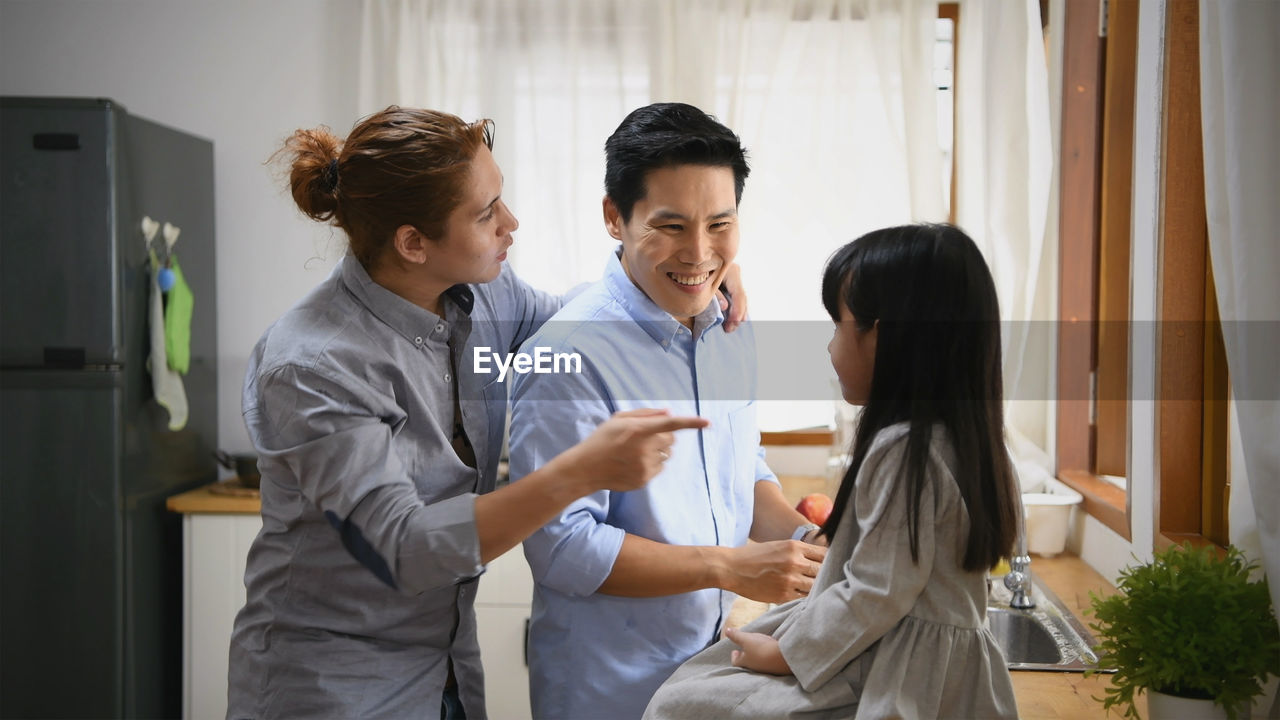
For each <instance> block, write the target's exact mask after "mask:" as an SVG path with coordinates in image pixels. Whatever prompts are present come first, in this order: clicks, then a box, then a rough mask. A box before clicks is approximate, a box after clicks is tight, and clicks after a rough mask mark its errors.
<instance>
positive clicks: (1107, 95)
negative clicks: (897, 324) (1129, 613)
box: [1057, 0, 1229, 546]
mask: <svg viewBox="0 0 1280 720" xmlns="http://www.w3.org/2000/svg"><path fill="white" fill-rule="evenodd" d="M1197 14H1198V8H1197V6H1196V4H1195V2H1193V1H1192V0H1173V1H1172V2H1170V3H1169V4H1168V6H1167V17H1166V20H1167V25H1166V35H1165V39H1166V45H1165V52H1166V57H1165V62H1164V72H1165V78H1164V80H1165V88H1164V93H1163V97H1164V102H1165V107H1164V111H1163V113H1162V122H1163V127H1162V128H1161V138H1162V140H1163V143H1164V147H1163V153H1162V160H1161V175H1162V178H1161V185H1162V187H1161V209H1160V214H1161V217H1160V249H1159V257H1160V262H1159V265H1160V266H1159V269H1158V280H1157V293H1158V297H1159V299H1158V301H1157V313H1158V317H1159V321H1158V326H1157V328H1156V333H1157V344H1158V349H1157V366H1156V368H1155V372H1156V373H1157V377H1156V398H1155V399H1156V401H1157V410H1156V412H1157V419H1156V423H1157V427H1156V432H1157V452H1156V457H1155V458H1154V462H1155V463H1156V464H1155V476H1156V482H1157V493H1156V498H1157V502H1158V507H1159V517H1158V520H1157V524H1156V530H1157V538H1156V543H1157V546H1159V545H1162V544H1165V543H1168V542H1172V541H1177V540H1182V539H1189V538H1190V539H1197V538H1198V539H1203V540H1206V541H1210V542H1215V543H1218V544H1225V543H1226V540H1227V523H1226V505H1227V503H1226V497H1227V492H1228V491H1229V484H1228V482H1227V472H1228V469H1227V459H1226V458H1227V439H1226V438H1227V432H1226V427H1227V401H1226V398H1227V396H1228V392H1227V388H1228V378H1227V376H1226V361H1225V350H1224V349H1223V344H1222V333H1221V328H1220V326H1219V324H1218V317H1217V308H1216V302H1215V299H1214V291H1213V278H1212V272H1211V268H1210V267H1209V260H1208V237H1207V229H1206V225H1205V207H1204V172H1203V163H1202V158H1201V153H1202V147H1203V145H1202V141H1201V136H1200V114H1199V107H1200V106H1199V58H1198V54H1197V49H1198V38H1197V34H1198V27H1197V18H1196V16H1197ZM1137 22H1138V4H1137V3H1132V2H1124V3H1108V4H1107V16H1106V23H1105V25H1104V26H1103V29H1104V32H1105V37H1100V36H1099V27H1098V16H1097V13H1096V7H1095V6H1093V5H1092V4H1086V3H1067V4H1066V22H1065V27H1064V33H1065V36H1064V37H1065V40H1064V54H1063V73H1064V76H1063V84H1062V86H1063V121H1062V150H1061V152H1062V161H1061V166H1062V197H1061V225H1060V228H1061V229H1060V235H1061V242H1060V251H1061V266H1060V307H1059V319H1060V324H1059V349H1058V368H1059V369H1058V373H1059V378H1058V393H1059V400H1058V438H1057V439H1058V468H1059V476H1060V477H1061V478H1062V479H1063V480H1064V481H1065V482H1067V483H1068V484H1070V485H1071V486H1072V487H1074V488H1076V489H1077V490H1078V491H1079V492H1081V493H1082V494H1083V495H1084V496H1085V510H1086V511H1087V512H1089V513H1090V514H1091V515H1093V516H1094V517H1096V518H1097V519H1098V520H1099V521H1100V522H1102V523H1103V524H1105V525H1107V526H1108V527H1110V528H1111V529H1112V530H1114V531H1115V532H1117V533H1118V534H1120V535H1122V536H1123V537H1125V538H1126V539H1132V538H1131V537H1130V527H1129V519H1128V501H1127V495H1126V493H1125V491H1124V489H1123V487H1124V484H1123V482H1120V483H1109V482H1107V481H1106V480H1107V479H1108V478H1115V477H1117V476H1124V475H1126V474H1127V472H1126V471H1127V467H1128V462H1129V458H1128V454H1129V453H1128V422H1129V410H1128V398H1129V397H1130V392H1129V382H1128V378H1129V373H1130V372H1131V371H1132V372H1146V371H1149V370H1145V369H1141V368H1131V367H1130V361H1129V355H1128V343H1129V337H1130V326H1129V325H1130V324H1129V295H1128V289H1129V282H1130V272H1131V269H1130V267H1129V253H1130V242H1129V227H1130V219H1131V218H1130V203H1131V197H1132V192H1131V191H1132V178H1131V171H1132V165H1133V154H1132V140H1133V136H1134V135H1133V133H1134V132H1135V128H1134V122H1133V110H1134V107H1133V100H1134V71H1135V68H1136V59H1137ZM1150 460H1151V459H1143V458H1137V459H1134V460H1133V461H1134V462H1147V461H1150Z"/></svg>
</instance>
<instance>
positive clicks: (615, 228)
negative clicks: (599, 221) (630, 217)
mask: <svg viewBox="0 0 1280 720" xmlns="http://www.w3.org/2000/svg"><path fill="white" fill-rule="evenodd" d="M603 206H604V226H605V228H606V229H608V231H609V235H610V236H612V237H613V239H614V240H617V241H619V242H621V241H622V226H623V225H625V224H626V223H624V222H623V221H622V213H621V212H619V211H618V206H617V205H615V204H614V202H613V198H611V197H609V196H608V195H605V196H604V200H603Z"/></svg>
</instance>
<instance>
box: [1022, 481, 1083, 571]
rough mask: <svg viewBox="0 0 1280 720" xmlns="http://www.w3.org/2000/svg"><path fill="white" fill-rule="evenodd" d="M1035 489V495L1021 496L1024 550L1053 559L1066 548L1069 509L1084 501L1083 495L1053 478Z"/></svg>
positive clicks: (1024, 494) (1029, 493) (1028, 493)
mask: <svg viewBox="0 0 1280 720" xmlns="http://www.w3.org/2000/svg"><path fill="white" fill-rule="evenodd" d="M1034 489H1035V490H1036V492H1024V493H1022V504H1023V506H1024V507H1025V508H1026V509H1027V551H1028V552H1033V553H1035V554H1037V555H1041V556H1043V557H1053V556H1054V555H1057V554H1058V553H1060V552H1062V551H1063V550H1064V549H1065V548H1066V547H1067V529H1068V528H1069V527H1070V525H1071V522H1070V521H1071V508H1073V507H1075V506H1076V505H1079V504H1080V503H1081V502H1084V496H1083V495H1081V494H1080V493H1078V492H1076V491H1075V490H1072V489H1071V488H1069V487H1067V486H1066V485H1064V484H1063V483H1062V482H1060V481H1059V480H1057V479H1056V478H1052V477H1048V478H1045V479H1044V480H1043V481H1042V482H1041V483H1039V487H1037V488H1034Z"/></svg>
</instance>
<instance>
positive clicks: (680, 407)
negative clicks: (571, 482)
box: [511, 253, 777, 720]
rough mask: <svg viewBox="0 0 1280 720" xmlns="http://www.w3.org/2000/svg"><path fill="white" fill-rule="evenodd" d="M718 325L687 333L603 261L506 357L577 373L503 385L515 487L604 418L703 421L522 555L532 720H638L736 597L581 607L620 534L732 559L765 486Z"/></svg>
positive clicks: (750, 388)
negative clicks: (641, 411)
mask: <svg viewBox="0 0 1280 720" xmlns="http://www.w3.org/2000/svg"><path fill="white" fill-rule="evenodd" d="M722 322H723V315H722V314H721V312H720V307H719V305H718V303H716V302H714V301H713V302H712V303H711V305H710V306H709V307H708V308H707V309H706V310H705V311H703V312H702V313H701V314H699V315H698V316H697V317H696V318H695V320H694V328H693V331H690V330H689V329H688V328H686V327H684V326H683V325H681V324H680V323H679V322H678V321H677V320H675V319H674V318H673V317H671V316H670V315H668V314H667V313H666V312H664V311H663V310H662V309H661V308H659V307H658V306H657V305H655V304H654V303H653V301H651V300H650V299H649V298H648V297H647V296H645V295H644V293H643V292H641V291H640V289H639V288H638V287H636V286H635V285H634V284H633V283H632V282H631V280H630V279H629V278H628V277H627V275H626V272H625V271H624V270H623V268H622V264H621V263H620V261H619V260H618V257H617V254H616V253H615V254H613V255H612V256H611V257H610V259H609V263H608V267H607V268H606V270H605V276H604V278H603V279H602V280H601V281H600V282H598V283H596V284H595V285H593V286H591V287H590V288H589V289H587V290H586V291H584V292H583V293H582V294H581V295H579V296H578V297H577V298H575V299H574V300H573V301H571V302H570V303H569V304H567V305H566V306H565V307H564V308H562V309H561V311H560V312H559V313H557V314H556V315H555V316H554V317H553V318H552V319H551V321H549V322H548V323H547V324H546V325H544V326H543V327H542V329H541V330H540V331H539V332H537V333H536V334H535V335H533V336H532V337H531V338H530V339H529V340H528V341H527V342H525V344H524V346H523V348H522V350H523V352H525V353H528V354H533V353H534V352H535V348H547V351H546V352H551V353H576V354H577V355H578V357H580V359H581V372H573V371H569V372H564V371H563V370H564V369H565V367H566V366H568V363H565V364H563V365H562V366H561V370H562V372H558V373H534V372H530V373H527V374H523V375H519V376H517V377H516V378H515V382H514V386H513V389H512V392H513V396H512V407H513V415H512V423H511V477H512V479H513V480H515V481H518V480H519V479H520V478H521V477H523V476H525V475H527V474H528V473H529V472H531V471H532V470H534V469H536V468H539V467H541V466H542V465H543V464H545V463H546V462H547V461H548V460H550V459H551V458H552V457H555V456H556V455H557V454H559V453H560V452H563V451H564V450H566V449H568V448H569V447H571V446H572V445H574V444H576V443H578V442H579V441H581V440H582V439H583V438H585V437H587V436H588V435H590V434H591V432H592V431H593V430H595V428H596V427H597V426H598V425H599V424H600V423H601V422H603V421H604V420H606V419H607V418H608V417H609V416H610V415H611V414H612V413H614V412H616V411H619V410H630V409H635V408H643V407H660V408H668V409H670V410H671V413H672V414H673V415H701V416H703V417H705V418H708V419H709V420H710V421H711V426H710V427H709V428H707V429H705V430H698V431H694V430H685V431H681V432H678V433H677V434H676V442H675V446H674V447H673V448H672V451H671V458H670V459H669V460H668V461H667V462H666V466H665V469H664V470H663V472H662V473H660V474H659V475H658V476H657V477H655V478H654V479H653V480H652V481H651V482H650V483H649V485H648V486H646V487H645V488H643V489H640V490H633V491H631V492H603V491H602V492H598V493H595V494H593V495H589V496H587V497H584V498H582V499H581V500H579V501H577V502H575V503H573V504H572V505H570V506H569V507H567V508H566V509H565V510H564V511H563V512H561V513H560V515H559V516H558V517H556V518H555V519H554V520H553V521H551V522H550V523H548V524H547V526H546V527H544V528H543V529H541V530H539V531H538V532H537V533H534V535H533V536H531V537H530V538H529V539H528V540H526V541H525V543H524V551H525V556H526V557H527V558H528V560H529V565H530V566H531V568H532V570H533V577H534V580H535V581H536V585H535V589H534V599H533V619H532V624H531V628H530V643H529V667H530V688H531V696H532V702H533V712H534V716H535V717H537V718H556V719H557V720H559V719H565V718H638V717H640V715H641V714H642V713H643V712H644V708H645V705H646V704H647V703H648V701H649V698H650V697H651V696H652V695H653V693H654V691H655V690H657V688H658V686H659V685H661V684H662V681H663V680H665V679H666V678H667V677H668V676H669V675H670V674H671V673H672V672H674V671H675V669H676V667H678V666H679V665H680V664H681V663H682V662H684V661H685V660H687V659H689V658H690V657H692V656H693V655H694V654H695V653H697V652H698V651H700V650H702V649H703V648H705V647H706V646H707V645H708V644H710V643H711V642H712V640H714V639H715V636H716V634H717V632H718V630H719V627H720V624H721V622H722V620H723V618H724V617H725V616H726V614H727V613H728V610H729V606H730V605H731V604H732V602H733V600H734V599H735V597H736V596H735V595H734V594H733V593H730V592H727V591H722V590H718V589H708V590H700V591H697V592H691V593H683V594H680V595H671V596H667V597H656V598H628V597H618V596H612V595H604V594H598V593H597V592H596V590H597V589H598V588H599V587H600V585H601V583H603V582H604V580H605V579H606V578H607V577H608V576H609V574H610V572H611V571H612V570H613V563H614V560H615V559H616V557H617V555H618V551H619V549H620V548H621V546H622V541H623V537H624V536H625V535H626V534H627V533H631V534H634V535H639V536H641V537H645V538H648V539H650V540H655V541H658V542H663V543H668V544H672V545H722V546H738V545H743V544H745V543H746V541H747V536H748V534H749V532H750V530H751V523H752V518H753V513H754V505H755V484H756V482H757V481H761V480H765V481H771V482H777V479H776V478H775V477H774V475H773V473H772V472H770V470H769V468H768V466H766V465H765V463H764V453H763V450H762V449H761V448H760V433H759V430H758V429H757V426H756V410H755V402H754V395H755V376H756V364H755V339H754V335H753V332H752V329H751V326H750V324H745V323H744V324H743V325H742V326H741V328H740V329H739V330H738V331H736V332H733V333H725V332H724V329H723V328H722V327H721V324H722ZM572 367H575V368H576V366H572Z"/></svg>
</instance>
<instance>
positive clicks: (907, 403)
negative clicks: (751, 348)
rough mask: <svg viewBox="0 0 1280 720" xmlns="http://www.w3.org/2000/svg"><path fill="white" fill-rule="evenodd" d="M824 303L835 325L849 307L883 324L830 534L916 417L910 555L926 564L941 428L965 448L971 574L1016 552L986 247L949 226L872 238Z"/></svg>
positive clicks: (855, 248)
mask: <svg viewBox="0 0 1280 720" xmlns="http://www.w3.org/2000/svg"><path fill="white" fill-rule="evenodd" d="M822 302H823V304H824V305H825V306H826V308H827V312H828V313H830V314H831V317H832V319H833V320H835V321H837V322H839V318H840V305H841V304H843V305H845V306H847V307H848V308H849V311H850V312H851V313H852V314H853V318H854V322H855V324H856V325H857V327H858V328H859V329H860V330H863V331H869V330H870V329H871V328H872V327H874V326H876V323H877V322H879V330H878V331H877V337H876V352H875V369H874V371H873V374H872V380H871V393H870V398H869V399H868V400H867V404H866V406H865V407H864V408H863V410H862V413H861V415H860V416H859V419H858V424H857V430H856V431H855V433H854V439H853V448H852V450H851V455H852V460H851V462H850V464H849V469H848V470H847V471H846V472H845V475H844V480H843V481H842V482H841V484H840V490H839V492H838V493H837V494H836V499H835V507H834V508H833V509H832V511H831V516H830V517H829V518H828V519H827V522H826V525H825V526H824V527H823V533H824V534H825V535H826V536H827V537H828V538H834V537H835V533H836V529H837V528H838V527H839V525H840V519H841V518H842V517H843V516H844V511H845V508H846V506H847V505H848V503H849V502H851V501H852V497H853V486H854V480H855V478H856V477H857V476H858V469H859V468H860V467H861V466H862V462H863V460H865V459H866V455H867V451H868V450H869V449H870V447H871V443H872V440H873V439H874V438H875V436H876V433H878V432H879V431H881V430H883V429H884V428H886V427H889V426H890V425H893V424H895V423H900V422H909V423H910V430H909V432H908V436H907V448H906V457H905V463H904V465H903V467H902V468H901V470H900V473H901V475H900V480H905V482H906V485H905V487H906V489H907V491H908V493H909V495H908V499H909V502H908V504H907V527H908V532H909V534H910V538H911V558H912V560H913V561H915V562H919V557H920V556H919V553H920V549H919V544H920V541H919V536H920V497H921V494H922V492H923V491H924V485H925V481H926V478H925V465H926V463H927V462H928V459H929V457H928V456H929V443H930V438H931V437H932V434H933V425H934V424H935V423H940V424H941V425H942V426H943V427H944V428H946V432H947V434H948V436H949V437H950V439H951V442H952V445H953V446H954V448H955V453H956V459H957V466H956V467H955V468H954V469H955V479H956V482H957V484H958V485H959V486H960V494H961V496H962V497H963V498H964V502H965V506H966V507H967V508H968V511H969V538H968V543H967V545H966V546H965V551H964V556H963V559H962V561H961V567H963V568H964V569H965V570H970V571H976V570H984V569H987V568H990V567H992V566H993V565H995V564H996V563H997V562H998V561H999V560H1000V558H1002V557H1007V556H1008V555H1009V553H1010V552H1011V550H1012V547H1013V542H1014V538H1015V534H1016V532H1017V524H1018V513H1019V507H1020V505H1019V501H1020V499H1019V497H1018V495H1017V493H1018V490H1017V483H1016V481H1015V479H1014V476H1013V469H1012V467H1011V466H1010V463H1009V456H1008V454H1007V452H1006V451H1005V446H1004V410H1003V403H1002V394H1003V393H1002V381H1001V367H1000V310H999V304H998V301H997V299H996V289H995V283H994V282H993V281H992V279H991V273H990V271H989V270H988V269H987V264H986V262H985V261H984V260H983V259H982V254H981V253H980V252H979V251H978V247H977V245H975V244H974V242H973V240H972V239H970V238H969V236H968V235H966V234H965V233H964V232H963V231H961V230H960V229H959V228H956V227H953V226H950V225H904V226H900V227H891V228H885V229H882V230H876V231H873V232H870V233H867V234H866V235H863V236H862V237H860V238H858V239H857V240H854V241H853V242H851V243H849V244H847V245H845V246H844V247H842V248H840V249H839V250H837V251H836V253H835V254H834V255H832V256H831V259H830V260H828V261H827V268H826V271H825V273H824V275H823V278H822ZM898 487H899V489H901V488H902V485H899V486H898ZM896 491H897V490H895V492H896Z"/></svg>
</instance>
